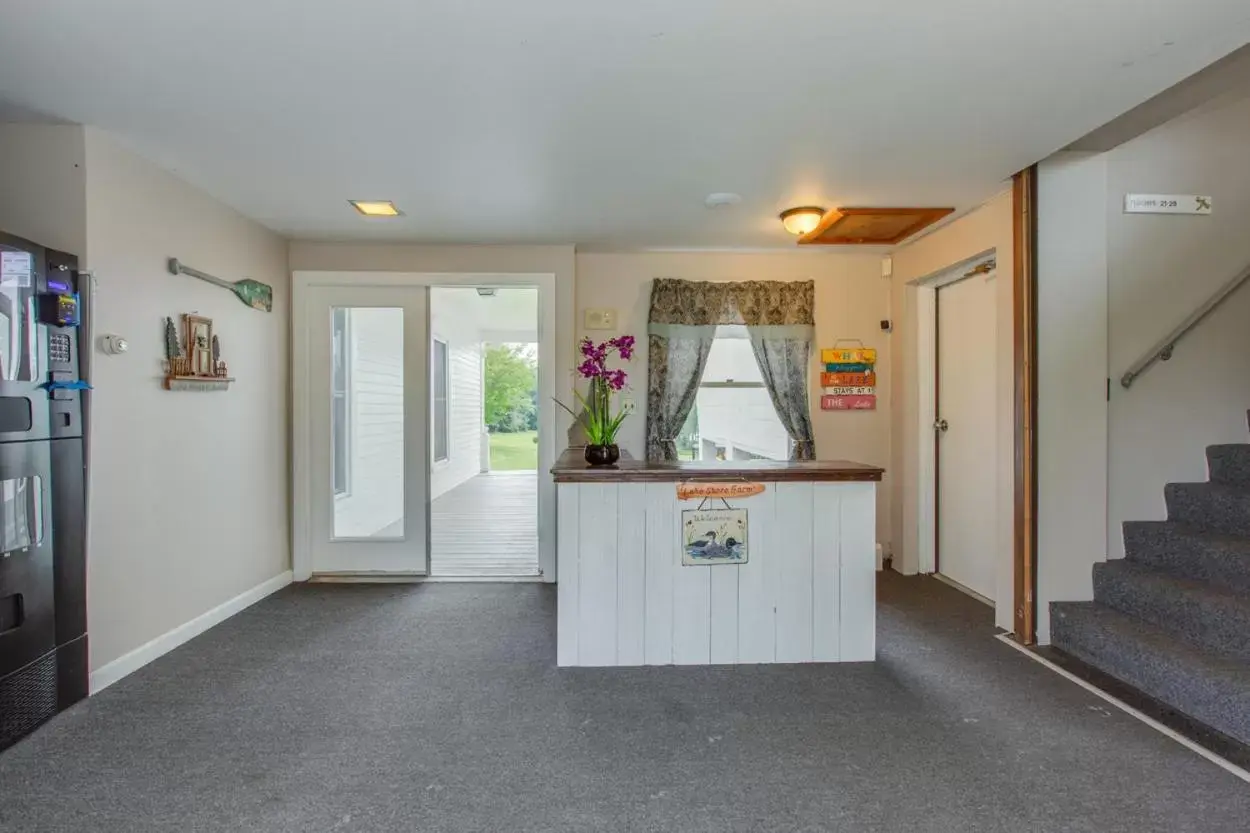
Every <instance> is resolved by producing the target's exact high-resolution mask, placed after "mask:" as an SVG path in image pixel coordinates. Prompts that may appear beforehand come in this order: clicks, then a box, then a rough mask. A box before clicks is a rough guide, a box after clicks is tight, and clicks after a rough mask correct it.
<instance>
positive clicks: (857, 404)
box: [820, 393, 877, 411]
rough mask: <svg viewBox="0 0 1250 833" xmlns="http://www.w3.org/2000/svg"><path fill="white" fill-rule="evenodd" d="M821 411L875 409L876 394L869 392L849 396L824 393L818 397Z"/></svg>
mask: <svg viewBox="0 0 1250 833" xmlns="http://www.w3.org/2000/svg"><path fill="white" fill-rule="evenodd" d="M820 409H821V410H822V411H875V410H877V396H876V394H871V393H859V394H854V395H851V396H837V395H834V394H826V395H824V396H822V397H820Z"/></svg>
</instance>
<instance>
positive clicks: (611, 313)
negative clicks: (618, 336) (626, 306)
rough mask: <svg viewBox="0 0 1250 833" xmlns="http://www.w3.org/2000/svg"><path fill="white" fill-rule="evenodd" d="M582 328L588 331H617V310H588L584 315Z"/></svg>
mask: <svg viewBox="0 0 1250 833" xmlns="http://www.w3.org/2000/svg"><path fill="white" fill-rule="evenodd" d="M582 327H583V328H584V329H587V330H615V329H616V310H614V309H588V310H585V311H584V312H583V313H582Z"/></svg>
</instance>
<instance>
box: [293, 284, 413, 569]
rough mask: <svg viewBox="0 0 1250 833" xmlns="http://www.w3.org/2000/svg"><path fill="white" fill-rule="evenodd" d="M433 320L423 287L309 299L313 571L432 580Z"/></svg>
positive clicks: (352, 290) (312, 290) (322, 293)
mask: <svg viewBox="0 0 1250 833" xmlns="http://www.w3.org/2000/svg"><path fill="white" fill-rule="evenodd" d="M427 310H428V290H427V289H426V288H425V287H422V286H408V287H368V286H366V287H356V286H313V287H309V289H308V294H307V302H306V304H304V305H303V306H302V309H301V314H302V315H303V316H305V320H304V321H303V322H296V326H297V327H299V326H300V325H301V324H302V325H303V327H304V328H305V332H306V333H307V342H306V344H307V350H308V357H307V359H308V365H307V368H308V373H307V388H308V390H307V392H306V395H305V396H303V397H297V402H298V403H300V404H302V405H303V406H304V407H306V408H308V412H307V424H308V426H309V437H308V443H307V447H306V449H297V450H296V453H297V454H300V453H304V454H306V455H307V457H308V459H307V465H308V469H307V471H308V475H309V478H308V479H309V483H310V489H309V491H310V495H309V504H310V506H309V517H308V525H307V527H308V534H309V541H308V545H309V550H310V555H311V561H312V572H313V573H320V574H330V573H350V574H357V575H360V574H396V575H425V574H428V572H429V547H428V532H427V529H426V524H427V496H428V494H429V462H428V460H429V451H428V449H429V429H428V414H429V404H428V403H429V396H428V386H427V379H428V367H429V361H428V357H427V353H428V346H427V345H428V336H427V333H428V312H427ZM297 407H298V405H297ZM297 465H298V461H297Z"/></svg>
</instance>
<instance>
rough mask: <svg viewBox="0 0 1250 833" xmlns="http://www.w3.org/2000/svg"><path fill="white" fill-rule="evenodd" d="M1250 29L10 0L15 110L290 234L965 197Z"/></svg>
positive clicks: (0, 94) (1022, 6) (1168, 4)
mask: <svg viewBox="0 0 1250 833" xmlns="http://www.w3.org/2000/svg"><path fill="white" fill-rule="evenodd" d="M19 7H20V10H19ZM1247 40H1250V4H1247V3H1246V2H1245V0H1185V2H1178V1H1177V0H1098V2H1090V0H1012V2H1004V0H893V2H889V3H882V2H870V0H854V1H853V2H852V1H851V0H772V2H761V0H627V2H619V0H614V1H613V2H607V0H442V2H436V1H435V0H370V2H345V1H344V0H177V1H176V2H175V1H174V0H109V2H100V0H11V2H5V3H4V4H3V10H0V98H2V99H6V100H8V101H9V102H10V103H11V104H14V105H16V106H18V107H20V108H28V109H31V110H36V111H40V112H43V113H47V114H48V115H49V116H51V117H54V118H59V119H66V120H70V121H75V122H82V123H85V124H92V125H98V126H100V127H102V128H105V129H107V130H110V131H112V132H114V133H117V134H119V135H120V136H122V137H123V138H125V139H126V140H128V141H129V143H130V144H131V145H132V146H133V147H134V148H136V149H137V150H138V151H139V152H140V153H142V154H144V155H146V156H148V157H149V158H151V159H153V160H155V161H157V162H159V163H161V164H163V165H165V166H166V167H169V168H171V169H173V170H174V171H176V172H177V173H178V174H179V175H181V176H182V177H184V178H185V179H187V180H189V181H190V182H192V183H194V184H196V185H199V186H200V187H202V188H204V189H206V190H207V191H209V192H210V193H212V194H214V195H216V196H217V197H219V198H220V199H222V200H224V201H225V202H227V203H229V204H231V205H233V206H235V207H236V208H238V209H239V210H240V211H242V212H243V213H245V214H247V215H249V216H251V217H254V218H255V219H257V220H259V221H260V222H262V223H264V224H265V225H267V226H269V227H271V228H273V229H275V230H278V231H280V232H283V233H286V234H289V235H291V236H296V237H303V238H318V237H326V238H362V239H403V240H412V241H418V242H439V243H442V242H459V243H467V242H474V243H540V242H541V243H576V244H578V245H579V247H581V248H586V249H632V248H645V247H692V248H697V247H773V246H790V245H792V241H791V239H790V238H789V237H788V236H787V235H786V234H785V233H784V232H783V231H782V230H781V226H780V224H779V223H778V222H777V221H776V213H777V212H778V211H779V210H781V209H783V208H786V207H789V206H792V205H795V204H807V203H816V204H819V205H823V206H826V207H834V206H855V205H952V206H955V207H956V208H957V209H960V210H966V209H968V208H971V207H973V206H975V205H976V204H978V203H980V202H981V201H983V200H984V199H986V198H987V197H989V196H991V195H992V194H994V193H995V192H997V191H998V190H1000V189H1001V188H1002V182H1003V180H1004V179H1005V178H1006V177H1008V176H1009V175H1010V174H1011V173H1013V172H1014V171H1016V170H1018V169H1020V168H1022V167H1024V166H1026V165H1028V164H1030V163H1032V162H1034V161H1036V160H1038V159H1039V158H1042V157H1044V156H1046V155H1048V154H1049V153H1050V152H1052V151H1054V150H1056V149H1058V148H1060V147H1062V146H1064V145H1066V144H1068V143H1069V142H1071V141H1072V140H1074V139H1076V138H1078V137H1080V136H1082V135H1083V134H1085V133H1086V132H1088V131H1089V130H1091V129H1093V128H1094V127H1097V126H1098V125H1100V124H1102V123H1104V122H1106V121H1108V120H1110V119H1111V118H1113V117H1114V116H1117V115H1118V114H1120V113H1122V112H1124V111H1125V110H1128V109H1129V108H1131V107H1133V106H1134V105H1136V104H1138V103H1139V102H1141V101H1143V100H1144V99H1146V98H1148V97H1149V96H1151V95H1153V94H1155V93H1157V92H1159V91H1161V90H1162V89H1164V88H1166V87H1168V86H1170V85H1171V84H1173V83H1175V82H1177V81H1179V80H1180V79H1181V78H1183V77H1185V76H1187V75H1189V74H1190V73H1192V72H1195V71H1196V70H1198V69H1200V68H1201V67H1203V66H1205V65H1206V64H1208V63H1210V62H1211V61H1213V60H1215V59H1216V58H1219V57H1220V56H1222V55H1224V54H1226V53H1228V52H1230V51H1232V50H1233V49H1235V48H1236V47H1238V46H1241V45H1242V44H1244V43H1245V42H1246V41H1247ZM712 191H734V192H737V193H739V194H741V195H742V196H743V202H742V203H741V204H740V205H738V206H735V207H733V208H728V209H721V210H718V211H709V210H707V209H706V208H704V207H703V198H704V197H705V196H706V195H707V194H708V193H709V192H712ZM348 198H358V199H393V200H395V201H396V202H397V203H398V204H399V205H400V207H401V208H402V209H403V210H404V211H405V212H406V213H407V214H406V216H405V217H403V218H401V219H398V220H366V219H364V218H360V217H358V216H356V215H355V214H354V212H353V211H352V210H351V209H350V208H349V207H348V205H347V203H346V200H347V199H348Z"/></svg>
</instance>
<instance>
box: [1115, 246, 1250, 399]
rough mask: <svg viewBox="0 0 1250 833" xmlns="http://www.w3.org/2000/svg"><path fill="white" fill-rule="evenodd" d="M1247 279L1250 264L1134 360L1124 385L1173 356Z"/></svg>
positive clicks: (1122, 378)
mask: <svg viewBox="0 0 1250 833" xmlns="http://www.w3.org/2000/svg"><path fill="white" fill-rule="evenodd" d="M1247 280H1250V266H1247V267H1246V268H1245V269H1243V270H1241V272H1240V273H1239V274H1238V275H1237V277H1235V278H1233V279H1232V280H1231V281H1229V282H1228V283H1226V284H1224V286H1222V287H1220V289H1219V291H1218V292H1216V293H1215V294H1214V295H1212V296H1211V297H1210V298H1208V299H1207V300H1206V301H1205V302H1204V303H1203V304H1202V305H1201V306H1200V307H1198V308H1197V309H1196V310H1194V311H1193V312H1191V313H1190V314H1189V315H1188V316H1186V318H1185V320H1184V321H1182V322H1181V323H1180V324H1178V325H1177V326H1176V329H1174V330H1172V332H1170V333H1168V334H1167V335H1166V336H1165V337H1164V338H1163V340H1162V341H1160V342H1159V343H1158V344H1156V345H1155V346H1154V347H1151V348H1150V350H1149V351H1147V352H1146V353H1145V354H1144V355H1143V356H1142V357H1141V358H1140V359H1138V360H1137V361H1135V362H1133V364H1132V365H1130V366H1129V369H1128V370H1126V371H1125V372H1124V375H1123V376H1121V377H1120V384H1121V385H1123V386H1124V387H1126V388H1128V387H1131V386H1132V384H1133V382H1135V381H1137V377H1138V376H1141V375H1142V374H1143V373H1145V372H1146V371H1147V370H1149V369H1150V367H1151V366H1152V365H1153V364H1154V363H1155V362H1165V361H1167V360H1168V359H1170V358H1172V351H1173V350H1175V349H1176V343H1177V342H1178V341H1180V340H1181V339H1182V338H1184V337H1185V336H1186V335H1187V334H1188V333H1189V331H1190V330H1192V329H1193V328H1194V327H1197V326H1198V324H1200V323H1201V322H1202V320H1203V319H1204V318H1206V317H1207V316H1208V315H1210V314H1211V313H1212V312H1214V311H1215V309H1216V307H1218V306H1219V305H1220V304H1222V303H1224V302H1225V301H1226V300H1228V296H1229V295H1232V294H1233V293H1234V292H1236V291H1237V290H1238V289H1240V288H1241V286H1242V284H1244V283H1245V282H1246V281H1247Z"/></svg>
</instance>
